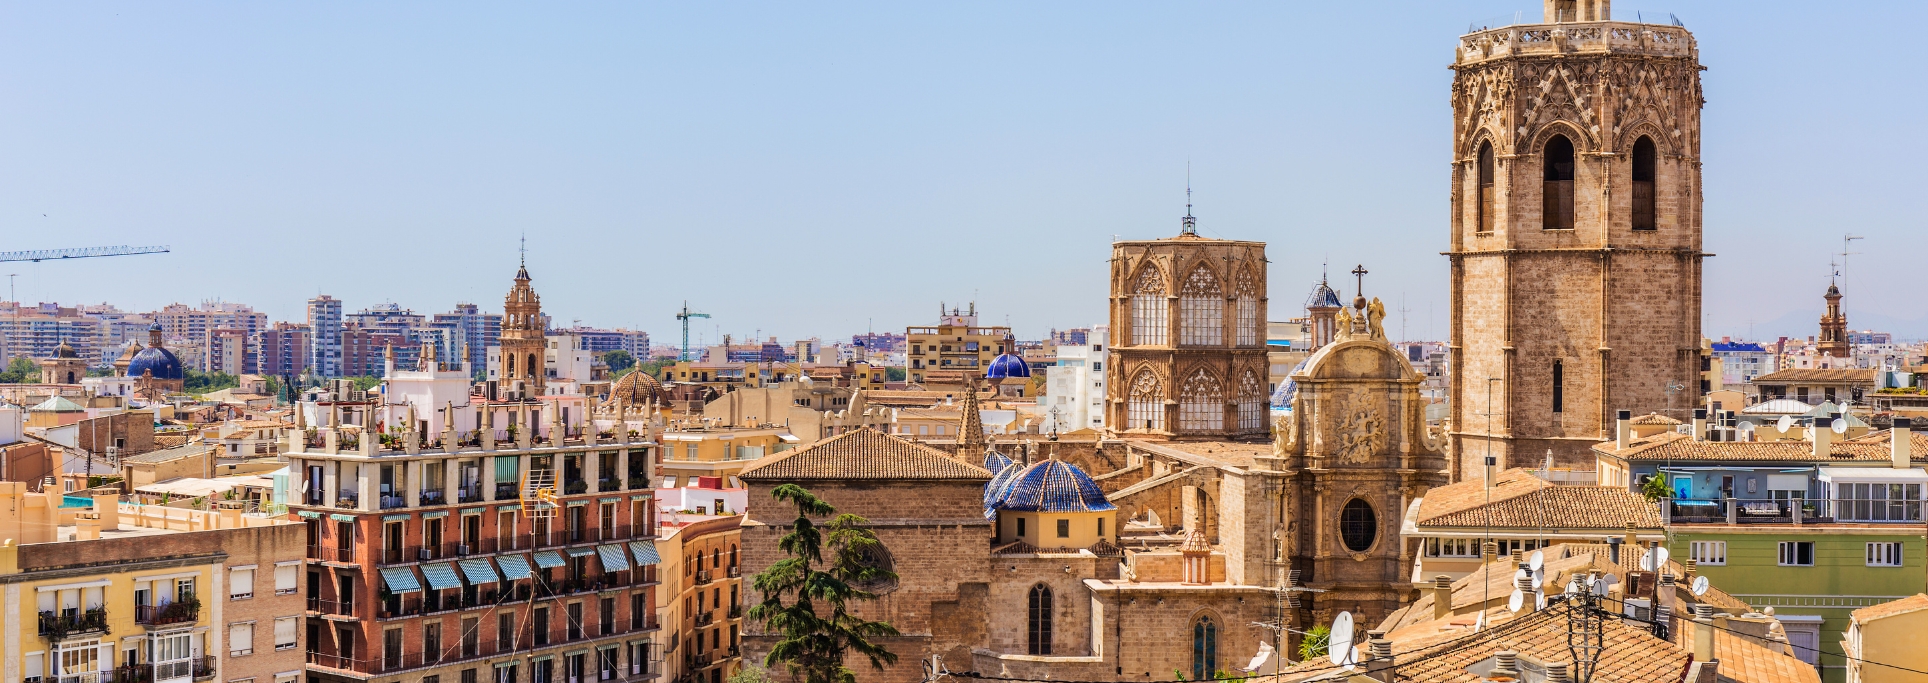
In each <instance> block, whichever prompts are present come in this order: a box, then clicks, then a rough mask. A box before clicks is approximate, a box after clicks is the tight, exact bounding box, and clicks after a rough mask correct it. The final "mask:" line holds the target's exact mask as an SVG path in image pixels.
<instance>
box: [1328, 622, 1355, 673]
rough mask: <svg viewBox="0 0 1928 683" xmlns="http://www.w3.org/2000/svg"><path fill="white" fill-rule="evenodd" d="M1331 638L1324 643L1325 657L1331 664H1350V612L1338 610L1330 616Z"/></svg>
mask: <svg viewBox="0 0 1928 683" xmlns="http://www.w3.org/2000/svg"><path fill="white" fill-rule="evenodd" d="M1330 638H1331V640H1329V641H1327V643H1326V659H1329V660H1332V665H1333V666H1345V665H1347V664H1351V663H1352V662H1351V659H1352V613H1351V612H1340V613H1339V616H1336V617H1333V618H1332V635H1331V636H1330Z"/></svg>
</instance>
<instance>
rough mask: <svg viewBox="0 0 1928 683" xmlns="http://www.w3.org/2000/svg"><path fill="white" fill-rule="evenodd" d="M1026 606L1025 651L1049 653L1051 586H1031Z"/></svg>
mask: <svg viewBox="0 0 1928 683" xmlns="http://www.w3.org/2000/svg"><path fill="white" fill-rule="evenodd" d="M1028 607H1029V609H1028V610H1027V612H1028V617H1029V618H1028V620H1027V621H1028V624H1027V626H1028V627H1029V628H1026V629H1025V645H1026V647H1025V652H1026V653H1027V654H1034V655H1048V654H1051V588H1050V587H1049V586H1046V585H1044V584H1042V583H1040V584H1038V585H1035V586H1032V587H1031V597H1030V604H1029V605H1028Z"/></svg>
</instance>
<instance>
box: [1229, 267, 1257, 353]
mask: <svg viewBox="0 0 1928 683" xmlns="http://www.w3.org/2000/svg"><path fill="white" fill-rule="evenodd" d="M1233 291H1236V292H1238V306H1237V308H1238V320H1237V321H1236V322H1235V324H1236V325H1237V326H1238V327H1237V328H1236V329H1235V332H1236V333H1237V334H1238V345H1239V346H1258V345H1259V286H1258V283H1257V282H1256V281H1254V280H1253V278H1252V274H1251V273H1239V274H1238V287H1237V288H1236V289H1234V290H1233Z"/></svg>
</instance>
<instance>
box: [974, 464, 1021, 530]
mask: <svg viewBox="0 0 1928 683" xmlns="http://www.w3.org/2000/svg"><path fill="white" fill-rule="evenodd" d="M1000 457H1001V456H1000ZM1022 471H1024V468H1022V467H1019V466H1018V465H1017V464H1016V463H1012V462H1010V461H1009V460H1006V461H1005V465H1004V467H1002V468H999V469H998V470H997V474H996V475H994V476H992V477H991V481H989V482H987V483H985V484H984V518H985V519H997V502H998V500H999V499H1001V498H1003V497H1004V490H1005V489H1007V488H1009V487H1010V486H1011V480H1012V479H1016V478H1017V476H1018V473H1019V472H1022Z"/></svg>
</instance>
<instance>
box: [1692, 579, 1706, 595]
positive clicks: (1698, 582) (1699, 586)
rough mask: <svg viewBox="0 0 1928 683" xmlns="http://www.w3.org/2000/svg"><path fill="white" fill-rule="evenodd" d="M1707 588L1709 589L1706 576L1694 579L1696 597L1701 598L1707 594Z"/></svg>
mask: <svg viewBox="0 0 1928 683" xmlns="http://www.w3.org/2000/svg"><path fill="white" fill-rule="evenodd" d="M1707 588H1708V585H1707V577H1705V576H1696V577H1694V597H1700V596H1701V595H1703V594H1705V593H1706V592H1707Z"/></svg>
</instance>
